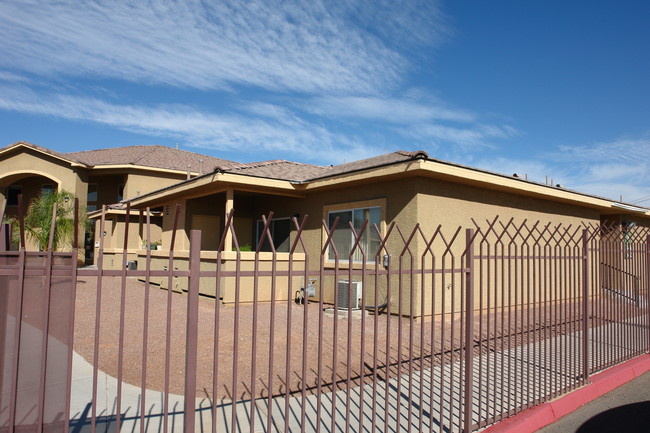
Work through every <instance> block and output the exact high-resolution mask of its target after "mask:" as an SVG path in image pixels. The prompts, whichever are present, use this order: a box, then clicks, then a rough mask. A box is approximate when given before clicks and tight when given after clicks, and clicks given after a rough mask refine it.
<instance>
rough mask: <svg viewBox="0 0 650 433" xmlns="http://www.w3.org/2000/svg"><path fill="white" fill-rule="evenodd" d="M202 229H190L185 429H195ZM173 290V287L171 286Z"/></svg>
mask: <svg viewBox="0 0 650 433" xmlns="http://www.w3.org/2000/svg"><path fill="white" fill-rule="evenodd" d="M200 270H201V231H200V230H192V231H190V275H189V277H188V283H187V334H186V343H185V410H184V413H185V416H184V420H183V431H184V432H185V433H193V432H194V431H195V429H194V427H195V413H194V412H195V411H196V408H195V401H196V367H197V341H198V329H199V281H200V274H199V272H200ZM170 290H171V288H170Z"/></svg>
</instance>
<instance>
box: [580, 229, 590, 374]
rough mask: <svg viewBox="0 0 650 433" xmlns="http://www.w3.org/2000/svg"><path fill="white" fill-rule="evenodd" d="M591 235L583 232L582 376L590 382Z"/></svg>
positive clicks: (585, 231)
mask: <svg viewBox="0 0 650 433" xmlns="http://www.w3.org/2000/svg"><path fill="white" fill-rule="evenodd" d="M588 267H589V234H588V233H587V229H584V230H582V375H583V379H584V382H585V383H587V382H589V281H588V279H589V268H588Z"/></svg>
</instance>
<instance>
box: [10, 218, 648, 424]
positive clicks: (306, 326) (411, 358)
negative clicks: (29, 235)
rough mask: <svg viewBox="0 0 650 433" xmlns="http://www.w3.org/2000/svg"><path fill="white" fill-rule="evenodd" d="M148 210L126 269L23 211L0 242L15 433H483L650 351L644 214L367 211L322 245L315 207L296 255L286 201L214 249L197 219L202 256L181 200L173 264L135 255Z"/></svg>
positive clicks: (165, 256) (296, 236)
mask: <svg viewBox="0 0 650 433" xmlns="http://www.w3.org/2000/svg"><path fill="white" fill-rule="evenodd" d="M131 213H132V212H131V210H130V209H127V213H126V224H125V231H126V233H125V238H124V248H123V250H122V251H121V252H119V253H118V257H119V262H120V263H121V264H120V265H119V266H117V269H108V268H107V266H105V262H106V257H105V256H106V254H107V253H106V252H105V248H104V245H103V240H102V239H103V238H102V237H100V238H99V249H98V256H97V266H96V267H90V268H80V269H77V268H76V263H75V262H76V258H77V249H76V247H77V241H76V236H75V240H74V243H73V245H72V250H71V251H70V252H67V253H59V252H53V251H52V249H51V248H49V249H48V250H47V251H44V252H29V251H25V249H24V245H25V238H24V229H23V228H22V222H21V221H19V225H20V227H21V228H20V230H19V231H20V232H21V233H22V236H21V239H22V241H21V243H20V245H21V247H20V248H19V249H18V250H17V251H1V252H0V282H1V284H0V301H2V302H0V372H1V373H2V374H1V375H0V390H2V393H1V394H0V432H5V431H7V432H13V431H18V430H20V431H34V432H40V431H43V430H47V431H65V432H67V431H69V429H71V428H72V429H75V431H81V430H84V431H86V430H88V431H91V432H95V431H98V430H99V431H105V430H106V429H111V430H114V431H125V430H126V429H127V428H128V429H129V430H137V429H139V430H140V431H147V430H149V429H156V430H161V431H165V432H168V431H173V430H174V429H176V430H178V429H179V428H183V429H184V431H188V432H189V431H212V432H222V431H223V432H226V431H228V432H239V431H250V432H255V431H267V432H270V431H283V432H289V431H316V432H321V431H323V432H325V431H329V432H333V431H345V432H348V431H355V432H357V431H369V432H375V431H383V432H388V431H431V432H460V431H464V432H469V431H474V430H476V429H478V428H481V427H484V426H487V425H489V424H492V423H494V422H497V421H499V420H502V419H504V418H506V417H508V416H511V415H513V414H515V413H517V412H519V411H521V410H524V409H526V408H529V407H531V406H534V405H537V404H539V403H541V402H544V401H547V400H549V399H552V398H554V397H557V396H559V395H561V394H564V393H566V392H568V391H570V390H572V389H574V388H576V387H579V386H581V385H582V384H584V383H586V382H588V381H589V375H590V374H593V373H594V372H597V371H600V370H602V369H605V368H607V367H610V366H613V365H616V364H619V363H621V362H624V361H625V360H628V359H631V358H633V357H636V356H638V355H641V354H644V353H648V350H649V348H650V341H649V340H650V327H649V324H650V308H649V303H650V297H649V296H648V295H649V290H648V289H649V287H648V285H649V274H648V272H649V270H650V251H649V247H650V233H649V232H648V230H647V229H644V228H638V227H636V228H634V229H629V230H628V229H625V230H624V229H621V228H620V227H616V226H596V225H582V226H580V227H577V226H564V225H551V224H545V223H542V222H529V221H523V222H515V221H514V220H503V219H500V218H498V217H497V218H495V219H493V220H489V221H474V226H473V227H471V228H466V229H463V228H460V227H459V228H455V229H453V230H449V231H447V230H445V229H446V228H444V227H441V226H438V227H437V228H436V229H435V230H434V231H433V232H432V233H425V231H424V230H423V229H422V227H421V226H420V225H416V226H415V227H414V228H412V229H411V230H410V231H408V232H406V231H404V230H403V228H402V227H399V226H398V225H396V224H394V223H393V224H391V225H389V226H388V227H387V228H386V230H385V231H384V232H382V231H381V230H380V229H379V227H375V226H370V225H369V224H368V223H366V224H365V225H363V227H362V228H361V229H360V230H357V231H355V228H354V227H353V226H352V225H350V227H348V228H346V230H350V231H351V233H352V236H353V239H354V242H352V247H351V250H350V251H345V252H343V251H337V250H336V245H335V243H334V242H333V239H334V235H335V233H336V230H337V229H340V228H338V227H337V225H338V222H337V221H334V222H333V223H332V224H330V222H329V221H322V226H321V230H322V233H323V238H324V242H323V243H322V244H320V245H316V246H314V245H310V244H308V243H307V242H306V236H305V235H304V233H305V231H306V227H307V225H306V223H307V221H308V218H309V217H308V216H306V215H305V216H303V218H302V219H301V220H300V221H299V220H297V219H296V218H294V219H293V220H292V224H293V230H292V234H291V246H290V249H289V252H288V253H279V252H276V251H275V250H274V248H273V245H274V242H273V239H272V234H271V231H270V230H269V227H270V224H271V221H272V220H273V215H272V214H270V215H268V216H263V217H262V220H263V229H262V236H261V240H260V242H259V243H258V245H257V246H256V247H255V248H254V250H253V251H242V249H241V248H239V245H238V241H237V233H236V231H235V230H234V224H233V215H234V214H233V212H231V213H230V214H229V215H228V217H227V220H226V223H225V225H224V227H223V233H222V236H221V245H220V246H219V248H218V250H217V251H215V252H212V253H209V254H207V253H206V252H202V251H201V250H200V245H201V240H200V239H201V233H200V232H198V231H192V232H191V233H190V251H189V254H186V253H184V252H181V251H177V250H175V248H174V247H175V244H176V239H177V235H178V233H179V230H178V220H179V207H178V206H177V207H176V211H175V213H174V218H173V228H172V236H171V241H170V244H169V245H168V246H167V248H166V249H165V250H164V251H163V252H160V251H156V253H155V254H156V257H157V258H158V259H160V258H161V257H162V260H164V261H166V262H167V264H166V267H164V268H161V269H154V267H153V266H152V262H153V253H152V251H151V249H150V248H146V251H145V252H144V254H142V253H141V254H140V259H138V266H137V269H134V268H135V266H129V262H131V261H133V253H132V252H130V251H129V249H128V248H127V247H128V242H127V241H128V236H129V234H128V227H129V224H128V221H129V218H130V216H131ZM141 215H142V218H144V227H145V229H144V238H145V241H146V243H147V244H149V243H150V240H151V235H150V233H151V231H150V219H149V215H150V212H149V209H147V210H145V211H144V212H142V213H141ZM104 224H105V213H103V214H102V218H101V220H100V233H103V232H104V229H105V227H104ZM368 231H373V232H374V233H373V238H374V239H378V240H379V245H378V246H376V245H375V247H373V250H372V251H367V249H368V244H367V243H366V244H364V242H363V239H365V238H367V232H368ZM226 233H228V234H229V235H231V236H232V239H233V243H234V245H235V248H234V251H225V248H224V245H225V243H224V240H225V239H226ZM364 236H366V237H365V238H364ZM265 241H268V243H267V245H269V246H270V249H271V250H272V251H271V253H268V252H263V251H262V248H263V244H264V242H265ZM185 256H187V257H185ZM206 285H208V286H213V288H214V290H212V291H210V293H213V294H214V297H208V296H202V295H200V293H202V287H205V286H206ZM161 287H164V288H166V289H165V290H161ZM312 292H313V293H312ZM228 294H231V295H232V296H230V295H228ZM18 318H20V320H18ZM73 333H74V351H73ZM34 372H40V373H38V374H35V373H34ZM57 386H59V388H56V387H57ZM61 386H63V388H61ZM61 395H64V398H61ZM80 402H81V403H80Z"/></svg>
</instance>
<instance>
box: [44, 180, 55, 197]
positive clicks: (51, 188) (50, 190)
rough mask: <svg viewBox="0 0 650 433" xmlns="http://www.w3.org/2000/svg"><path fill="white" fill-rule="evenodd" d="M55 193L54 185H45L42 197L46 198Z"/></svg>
mask: <svg viewBox="0 0 650 433" xmlns="http://www.w3.org/2000/svg"><path fill="white" fill-rule="evenodd" d="M53 192H54V185H52V184H51V183H44V184H43V185H42V186H41V197H44V196H46V195H47V194H50V193H53Z"/></svg>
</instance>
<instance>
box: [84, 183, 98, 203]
mask: <svg viewBox="0 0 650 433" xmlns="http://www.w3.org/2000/svg"><path fill="white" fill-rule="evenodd" d="M97 190H98V188H97V184H96V183H89V184H88V196H87V198H86V201H87V202H88V203H94V202H97Z"/></svg>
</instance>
